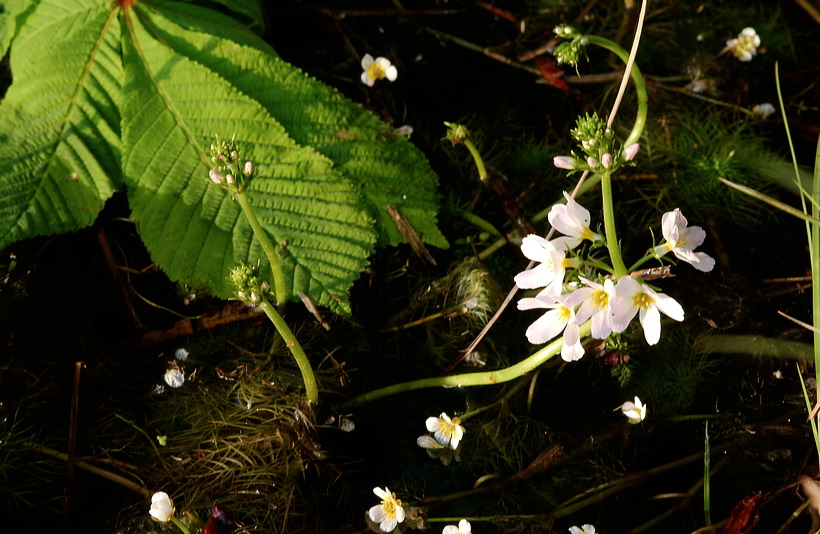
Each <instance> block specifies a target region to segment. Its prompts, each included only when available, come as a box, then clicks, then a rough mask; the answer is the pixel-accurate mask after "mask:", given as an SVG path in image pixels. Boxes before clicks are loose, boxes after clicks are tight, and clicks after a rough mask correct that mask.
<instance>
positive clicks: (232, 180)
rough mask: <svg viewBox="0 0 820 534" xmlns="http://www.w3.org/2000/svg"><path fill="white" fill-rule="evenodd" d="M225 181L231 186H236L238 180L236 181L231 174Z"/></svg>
mask: <svg viewBox="0 0 820 534" xmlns="http://www.w3.org/2000/svg"><path fill="white" fill-rule="evenodd" d="M225 181H226V182H228V183H229V184H235V183H236V180H234V177H233V175H231V174H229V175H228V176H226V177H225Z"/></svg>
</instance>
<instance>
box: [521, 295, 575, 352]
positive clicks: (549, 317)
mask: <svg viewBox="0 0 820 534" xmlns="http://www.w3.org/2000/svg"><path fill="white" fill-rule="evenodd" d="M522 300H523V299H522ZM566 324H567V319H566V318H565V317H564V314H563V312H562V311H561V310H550V311H548V312H547V313H545V314H544V315H542V316H541V317H540V318H539V319H537V320H536V321H535V322H534V323H532V324H531V325H530V326H529V328H527V331H526V336H527V340H528V341H529V342H530V343H532V344H533V345H541V344H543V343H546V342H547V341H549V340H551V339H553V338H554V337H556V336H557V335H558V334H560V333H561V330H563V329H564V327H565V326H566Z"/></svg>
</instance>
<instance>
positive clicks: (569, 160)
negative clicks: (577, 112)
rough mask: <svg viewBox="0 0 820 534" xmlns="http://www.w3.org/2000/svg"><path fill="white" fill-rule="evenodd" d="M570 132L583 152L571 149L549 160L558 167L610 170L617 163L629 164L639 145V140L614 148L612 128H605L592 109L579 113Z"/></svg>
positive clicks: (591, 170)
mask: <svg viewBox="0 0 820 534" xmlns="http://www.w3.org/2000/svg"><path fill="white" fill-rule="evenodd" d="M570 133H571V134H572V137H573V138H575V140H576V141H577V142H578V144H579V145H580V146H581V150H582V152H583V154H581V155H577V154H575V152H571V154H572V155H570V156H556V157H555V158H553V160H552V162H553V164H554V165H555V166H556V167H558V168H559V169H565V170H568V171H572V172H576V171H590V172H598V173H599V172H609V173H613V172H615V171H616V170H618V169H619V168H620V167H623V166H625V165H631V164H632V163H631V162H632V160H633V159H634V158H635V156H636V155H637V154H638V150H639V149H640V145H639V144H637V143H633V144H631V145H629V146H627V147H625V148H624V149H623V150H616V149H615V140H614V136H613V133H612V129H611V128H607V126H606V123H605V122H604V121H603V120H601V118H600V117H598V115H597V114H596V113H593V114H592V115H589V114H587V115H586V116H584V117H579V118H578V121H577V122H576V126H575V129H573V130H572V131H571V132H570ZM570 174H571V173H570Z"/></svg>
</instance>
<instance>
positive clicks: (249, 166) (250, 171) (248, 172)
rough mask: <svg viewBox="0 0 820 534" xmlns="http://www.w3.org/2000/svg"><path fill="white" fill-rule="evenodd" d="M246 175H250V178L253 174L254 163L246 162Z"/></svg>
mask: <svg viewBox="0 0 820 534" xmlns="http://www.w3.org/2000/svg"><path fill="white" fill-rule="evenodd" d="M245 174H246V175H248V176H250V175H251V174H253V162H252V161H246V162H245Z"/></svg>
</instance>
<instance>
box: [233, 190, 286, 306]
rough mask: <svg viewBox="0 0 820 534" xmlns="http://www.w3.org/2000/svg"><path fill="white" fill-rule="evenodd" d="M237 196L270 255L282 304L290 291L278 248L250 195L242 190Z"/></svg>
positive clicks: (255, 233) (275, 287)
mask: <svg viewBox="0 0 820 534" xmlns="http://www.w3.org/2000/svg"><path fill="white" fill-rule="evenodd" d="M236 198H237V200H238V201H239V205H240V206H242V212H243V213H244V214H245V217H246V218H247V219H248V222H249V223H250V224H251V228H252V229H253V233H254V235H255V236H256V239H258V240H259V244H260V245H262V250H264V251H265V256H267V257H268V262H270V268H271V272H272V273H273V289H274V292H275V293H276V303H277V304H281V303H283V302H285V300H287V298H288V293H287V290H286V289H285V275H284V273H283V272H282V260H281V259H280V258H279V254H278V253H277V252H276V248H275V247H274V246H273V243H271V241H270V238H269V237H268V234H267V233H266V232H265V229H264V228H262V225H261V224H260V223H259V219H257V218H256V213H254V211H253V207H252V206H251V203H250V200H248V196H247V195H246V194H245V192H244V191H240V192H239V193H238V194H237V195H236Z"/></svg>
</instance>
